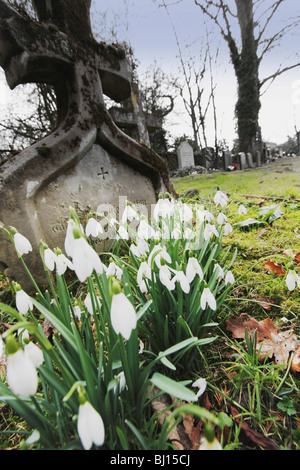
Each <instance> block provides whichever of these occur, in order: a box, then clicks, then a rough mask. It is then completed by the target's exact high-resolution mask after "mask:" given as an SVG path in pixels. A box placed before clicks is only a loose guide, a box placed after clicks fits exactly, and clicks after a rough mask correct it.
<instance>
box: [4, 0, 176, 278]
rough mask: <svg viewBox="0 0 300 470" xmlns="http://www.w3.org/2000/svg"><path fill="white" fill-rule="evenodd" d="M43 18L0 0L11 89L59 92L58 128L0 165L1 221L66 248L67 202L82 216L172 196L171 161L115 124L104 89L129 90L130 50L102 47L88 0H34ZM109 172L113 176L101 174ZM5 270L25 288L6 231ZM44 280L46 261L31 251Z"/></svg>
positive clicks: (115, 95) (111, 92) (117, 95)
mask: <svg viewBox="0 0 300 470" xmlns="http://www.w3.org/2000/svg"><path fill="white" fill-rule="evenodd" d="M32 3H33V6H34V8H35V10H36V12H37V16H38V21H35V20H33V19H32V18H30V17H28V16H26V15H23V14H22V15H21V14H20V13H18V12H17V11H16V10H14V9H13V8H12V7H10V6H8V4H7V3H6V2H5V1H3V0H0V65H1V67H2V68H3V69H4V71H5V74H6V79H7V82H8V84H9V86H10V88H12V89H13V88H15V87H16V86H17V85H19V84H22V83H29V82H32V83H38V82H44V83H47V84H50V85H52V86H53V87H54V89H55V92H56V95H57V104H58V122H57V126H56V128H55V129H53V130H52V132H51V133H50V134H49V135H47V136H46V137H44V138H43V139H42V140H40V141H39V142H36V143H35V144H34V145H32V146H30V147H28V148H27V149H25V150H23V151H22V152H20V153H19V154H18V155H16V156H15V157H13V158H12V159H10V160H9V161H7V162H5V163H4V164H2V165H1V166H0V201H1V204H0V223H2V224H4V225H5V226H6V227H7V226H15V227H16V228H17V230H18V231H20V232H21V233H22V234H23V235H25V236H26V237H27V238H28V239H29V240H30V241H31V243H32V245H33V248H34V251H35V252H36V253H37V246H38V243H39V241H40V240H41V239H43V240H44V241H45V242H46V243H47V244H48V245H49V247H50V248H55V247H57V246H58V247H60V248H63V242H64V237H65V227H66V221H67V219H68V217H69V206H72V207H75V208H76V209H77V211H78V214H79V216H80V217H81V218H82V219H84V218H86V217H87V214H88V212H89V210H97V207H98V206H99V205H101V204H102V205H103V204H104V203H107V204H110V205H112V206H114V207H118V200H119V199H120V197H122V198H124V197H126V198H127V199H128V200H129V201H131V202H133V203H144V204H147V205H150V204H153V203H155V202H156V200H157V195H158V193H159V192H160V191H161V190H168V191H169V192H170V193H173V194H174V189H173V187H172V184H171V183H170V180H169V173H168V169H167V166H166V164H165V163H164V161H163V160H162V159H161V158H160V157H159V156H158V155H156V154H155V153H154V152H152V151H151V150H150V149H149V148H148V147H146V146H143V145H140V144H139V143H137V142H135V141H134V140H133V139H131V138H130V137H128V136H126V135H125V134H124V133H123V132H122V131H120V130H119V128H118V127H117V126H116V125H115V123H114V122H113V120H112V118H111V116H110V115H109V113H108V111H107V109H106V107H105V105H104V100H103V93H104V94H106V95H108V96H109V97H111V98H112V99H114V100H115V101H118V102H120V101H123V100H124V99H126V98H128V97H129V96H130V92H131V88H130V77H131V73H130V70H129V68H128V64H127V61H126V59H125V54H124V52H123V50H122V49H121V48H119V47H118V46H110V45H107V44H106V43H98V42H96V40H95V39H94V37H93V34H92V30H91V24H90V3H91V2H90V0H33V1H32ZM99 174H102V175H104V174H105V179H103V178H102V177H99ZM0 232H1V233H0V269H1V270H2V272H5V274H6V275H8V276H9V277H11V278H15V279H16V280H18V281H19V282H21V283H22V285H23V286H25V284H26V282H27V276H26V275H25V273H23V271H22V267H21V265H20V263H19V260H18V259H17V257H16V254H15V252H14V248H13V247H12V246H11V243H10V241H9V240H7V238H6V236H5V234H4V233H2V232H3V231H2V230H1V231H0ZM26 262H27V263H28V265H29V268H30V269H31V270H32V272H33V273H34V274H35V276H36V279H38V278H39V279H42V278H43V271H41V261H40V259H39V258H38V256H35V255H34V254H33V253H30V254H28V255H27V257H26Z"/></svg>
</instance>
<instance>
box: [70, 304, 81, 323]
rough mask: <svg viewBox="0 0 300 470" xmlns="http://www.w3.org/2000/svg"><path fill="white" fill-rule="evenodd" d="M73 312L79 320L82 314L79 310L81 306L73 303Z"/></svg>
mask: <svg viewBox="0 0 300 470" xmlns="http://www.w3.org/2000/svg"><path fill="white" fill-rule="evenodd" d="M70 311H71V309H70ZM73 312H74V315H75V317H76V318H77V320H80V318H81V314H82V310H81V308H80V307H79V305H75V306H74V307H73Z"/></svg>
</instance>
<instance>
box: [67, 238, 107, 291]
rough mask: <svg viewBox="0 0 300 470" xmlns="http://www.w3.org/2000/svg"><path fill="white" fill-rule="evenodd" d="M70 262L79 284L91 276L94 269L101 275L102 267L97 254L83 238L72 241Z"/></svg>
mask: <svg viewBox="0 0 300 470" xmlns="http://www.w3.org/2000/svg"><path fill="white" fill-rule="evenodd" d="M72 262H73V266H74V270H75V272H76V275H77V277H78V279H79V280H80V282H83V281H85V280H86V278H87V277H89V276H91V274H92V272H93V270H94V269H95V271H96V272H97V273H98V274H102V273H103V265H102V262H101V260H100V258H99V256H98V254H97V253H96V251H95V250H94V249H93V248H92V247H91V246H90V245H89V244H88V242H87V241H86V240H85V239H84V238H83V237H80V238H76V239H74V241H73V245H72Z"/></svg>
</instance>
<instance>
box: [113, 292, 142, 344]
mask: <svg viewBox="0 0 300 470" xmlns="http://www.w3.org/2000/svg"><path fill="white" fill-rule="evenodd" d="M110 317H111V323H112V327H113V329H114V330H115V332H116V333H117V334H119V333H120V334H121V335H122V336H123V337H124V338H125V339H127V340H128V339H129V338H130V335H131V332H132V330H134V329H135V328H136V323H137V321H136V313H135V310H134V308H133V305H132V303H131V302H130V300H129V299H128V298H127V297H126V296H125V294H124V293H123V292H120V293H119V294H115V295H113V297H112V301H111V310H110Z"/></svg>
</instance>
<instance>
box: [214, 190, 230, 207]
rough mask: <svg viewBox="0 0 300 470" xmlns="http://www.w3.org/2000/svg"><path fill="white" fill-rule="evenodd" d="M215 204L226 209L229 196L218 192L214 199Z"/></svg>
mask: <svg viewBox="0 0 300 470" xmlns="http://www.w3.org/2000/svg"><path fill="white" fill-rule="evenodd" d="M214 202H215V204H217V205H219V204H220V205H221V207H225V206H226V205H227V202H228V196H227V195H226V194H225V193H223V191H217V192H216V194H215V197H214Z"/></svg>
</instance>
